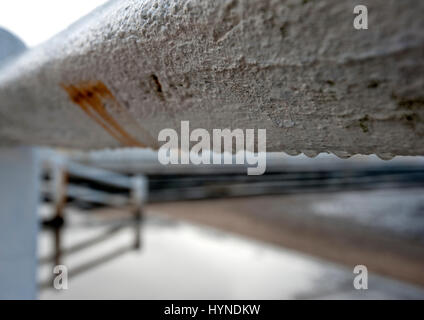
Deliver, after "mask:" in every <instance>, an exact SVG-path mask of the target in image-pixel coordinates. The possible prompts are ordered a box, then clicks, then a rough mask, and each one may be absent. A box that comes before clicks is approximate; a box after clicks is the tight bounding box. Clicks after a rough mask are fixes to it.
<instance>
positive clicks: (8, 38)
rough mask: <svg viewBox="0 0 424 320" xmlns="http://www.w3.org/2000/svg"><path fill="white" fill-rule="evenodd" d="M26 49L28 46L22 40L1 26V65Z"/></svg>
mask: <svg viewBox="0 0 424 320" xmlns="http://www.w3.org/2000/svg"><path fill="white" fill-rule="evenodd" d="M25 50H26V46H25V44H24V43H23V42H22V41H21V40H19V39H18V38H17V37H16V36H14V35H13V34H11V33H10V32H8V31H6V30H4V29H3V28H0V67H1V66H2V65H3V64H6V63H7V61H9V60H10V59H11V58H12V57H14V56H16V55H18V54H20V53H22V52H23V51H25Z"/></svg>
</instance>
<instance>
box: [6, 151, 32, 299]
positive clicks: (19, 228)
mask: <svg viewBox="0 0 424 320" xmlns="http://www.w3.org/2000/svg"><path fill="white" fill-rule="evenodd" d="M37 160H38V157H37V153H36V151H34V150H33V149H30V148H11V149H1V148H0V204H1V207H0V299H33V298H35V297H36V282H35V276H36V267H37V264H36V239H37V238H36V236H37V214H36V208H37V203H38V197H39V194H38V190H39V188H38V183H39V181H38V173H39V168H38V161H37Z"/></svg>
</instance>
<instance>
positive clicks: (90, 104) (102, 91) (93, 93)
mask: <svg viewBox="0 0 424 320" xmlns="http://www.w3.org/2000/svg"><path fill="white" fill-rule="evenodd" d="M61 86H62V88H63V89H64V90H65V91H66V92H67V93H68V95H69V97H70V98H71V100H72V101H73V102H74V103H75V104H76V105H78V106H79V107H80V108H81V109H82V110H83V111H84V112H85V113H86V114H87V115H88V116H89V117H90V118H92V119H93V120H94V121H96V122H97V123H98V124H99V125H100V126H102V128H103V129H105V130H106V131H107V132H108V133H109V134H110V135H111V136H113V137H114V138H115V139H116V140H118V141H119V142H120V143H122V144H125V145H128V146H137V147H145V146H144V145H142V144H141V143H140V142H138V141H137V140H136V139H134V138H133V137H131V136H130V135H129V134H128V133H127V132H126V131H125V130H124V129H123V128H122V127H121V126H120V125H119V124H118V123H117V122H116V121H115V119H113V117H112V116H111V115H110V113H109V112H108V111H107V110H106V108H105V107H104V103H103V102H102V99H101V98H107V99H109V100H112V101H114V102H116V100H115V98H114V97H113V95H112V93H111V92H110V91H109V90H108V89H107V87H106V86H105V85H104V84H103V83H102V82H100V81H98V82H96V83H94V84H89V83H88V84H82V85H81V86H80V87H79V88H78V87H76V86H73V85H69V86H66V85H63V84H62V85H61ZM116 103H117V102H116Z"/></svg>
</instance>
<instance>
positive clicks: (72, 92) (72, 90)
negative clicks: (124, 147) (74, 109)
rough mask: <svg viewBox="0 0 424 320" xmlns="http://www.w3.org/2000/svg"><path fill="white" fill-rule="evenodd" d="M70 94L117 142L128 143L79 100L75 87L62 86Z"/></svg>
mask: <svg viewBox="0 0 424 320" xmlns="http://www.w3.org/2000/svg"><path fill="white" fill-rule="evenodd" d="M62 87H63V88H64V89H65V90H66V91H67V92H68V94H69V95H70V96H71V97H73V99H72V101H74V102H75V103H76V104H77V105H78V106H79V107H81V109H82V110H83V111H84V112H85V113H86V114H87V115H88V116H89V117H90V118H92V119H93V120H94V121H96V122H97V123H98V124H100V125H101V126H102V127H103V129H105V130H106V131H107V132H108V133H109V134H110V135H111V136H113V137H114V138H115V139H116V140H118V141H119V142H121V143H122V144H127V142H126V141H123V140H122V138H121V137H120V136H119V135H118V134H116V133H115V132H114V131H113V130H112V129H111V128H109V127H108V126H107V125H106V124H105V123H103V121H102V119H101V118H99V117H98V116H96V114H94V113H93V112H92V111H91V110H90V107H88V106H87V105H86V104H85V103H84V102H83V101H82V102H81V101H80V99H79V90H78V89H76V88H75V87H74V86H69V87H64V86H62Z"/></svg>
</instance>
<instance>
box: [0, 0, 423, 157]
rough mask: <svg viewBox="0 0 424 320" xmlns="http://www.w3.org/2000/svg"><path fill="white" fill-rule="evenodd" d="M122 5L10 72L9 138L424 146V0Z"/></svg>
mask: <svg viewBox="0 0 424 320" xmlns="http://www.w3.org/2000/svg"><path fill="white" fill-rule="evenodd" d="M357 4H358V1H350V0H343V1H340V0H322V1H305V0H287V1H282V0H238V1H237V0H214V1H210V0H178V1H176V0H156V1H154V0H138V1H136V0H118V1H111V2H109V3H107V4H106V5H104V6H103V7H101V8H99V9H98V10H96V11H95V12H93V13H92V14H90V15H88V16H86V17H85V18H83V19H81V20H80V21H79V22H77V23H75V24H74V25H73V26H71V27H70V28H69V29H68V30H66V31H65V32H62V33H60V34H59V35H57V36H56V37H54V38H53V39H51V40H50V41H48V42H47V43H45V44H43V45H41V46H39V47H37V48H34V49H32V50H30V51H28V52H26V53H25V54H23V55H21V56H20V57H19V58H18V59H17V60H15V61H14V62H13V63H11V64H9V65H7V66H6V67H4V68H3V69H2V70H1V72H0V143H1V144H3V145H11V144H39V145H40V144H41V145H49V146H62V147H75V148H82V149H100V148H104V147H121V146H146V147H152V148H157V146H158V141H157V135H158V133H159V131H160V130H162V129H164V128H174V129H177V130H178V129H179V125H180V122H181V121H182V120H188V121H190V124H191V126H192V127H193V128H205V129H207V130H212V129H213V128H227V127H230V128H242V129H246V128H262V129H267V150H268V151H286V152H288V153H290V154H295V153H298V152H304V153H305V154H307V155H314V154H316V153H318V152H324V151H330V152H334V153H335V154H338V155H340V156H348V155H349V154H356V153H361V154H370V153H376V154H380V155H382V156H383V157H390V155H424V143H423V136H424V120H423V119H424V95H423V94H424V91H423V88H424V77H423V71H424V20H423V19H422V12H423V11H424V2H423V1H414V0H402V1H398V0H392V1H388V0H372V1H371V0H361V1H360V4H362V5H366V6H367V8H368V15H369V21H368V29H367V30H356V29H355V28H354V27H353V21H354V18H355V14H354V13H353V8H354V6H355V5H357Z"/></svg>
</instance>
